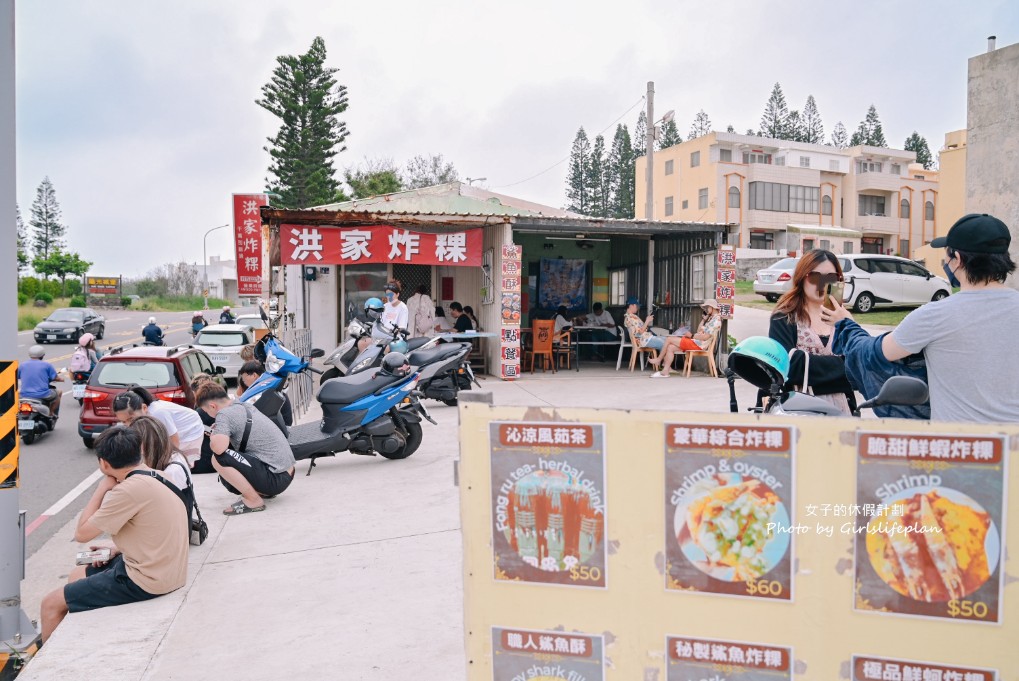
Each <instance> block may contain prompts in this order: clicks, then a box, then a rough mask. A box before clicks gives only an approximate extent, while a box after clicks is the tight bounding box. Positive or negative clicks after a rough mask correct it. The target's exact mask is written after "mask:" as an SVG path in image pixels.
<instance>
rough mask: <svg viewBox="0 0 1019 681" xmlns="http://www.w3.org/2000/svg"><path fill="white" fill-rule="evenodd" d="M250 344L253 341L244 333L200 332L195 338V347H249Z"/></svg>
mask: <svg viewBox="0 0 1019 681" xmlns="http://www.w3.org/2000/svg"><path fill="white" fill-rule="evenodd" d="M250 342H251V339H250V338H248V336H247V334H245V333H244V332H243V331H236V332H235V331H199V332H198V336H197V337H196V338H195V345H206V346H209V347H216V348H227V347H232V346H237V345H247V344H248V343H250Z"/></svg>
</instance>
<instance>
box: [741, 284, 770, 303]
mask: <svg viewBox="0 0 1019 681" xmlns="http://www.w3.org/2000/svg"><path fill="white" fill-rule="evenodd" d="M736 295H737V296H752V295H754V282H752V281H737V282H736ZM760 298H761V300H764V296H760Z"/></svg>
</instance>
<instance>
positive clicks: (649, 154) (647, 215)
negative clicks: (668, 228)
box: [644, 80, 655, 312]
mask: <svg viewBox="0 0 1019 681" xmlns="http://www.w3.org/2000/svg"><path fill="white" fill-rule="evenodd" d="M644 145H645V147H644V155H645V157H646V158H647V168H646V169H645V171H644V177H645V185H646V186H645V189H646V190H647V191H646V192H645V197H644V201H645V203H644V219H645V220H647V221H648V222H649V223H650V222H653V221H654V219H655V191H654V181H655V82H654V81H653V80H649V81H648V83H647V135H646V136H645V139H644ZM654 289H655V238H654V236H653V235H652V236H649V237H648V241H647V309H648V312H651V301H652V299H653V297H654Z"/></svg>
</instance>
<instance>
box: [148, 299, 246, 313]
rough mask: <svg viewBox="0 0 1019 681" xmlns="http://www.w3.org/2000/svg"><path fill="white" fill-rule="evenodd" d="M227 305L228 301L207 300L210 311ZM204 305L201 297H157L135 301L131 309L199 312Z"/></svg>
mask: <svg viewBox="0 0 1019 681" xmlns="http://www.w3.org/2000/svg"><path fill="white" fill-rule="evenodd" d="M229 304H230V301H229V300H223V299H221V298H209V309H210V310H213V309H216V308H222V307H223V306H224V305H229ZM204 305H205V298H203V297H202V296H159V297H158V298H144V299H142V300H136V301H135V302H134V304H133V305H132V306H131V309H132V310H146V311H151V312H186V311H188V310H192V311H193V310H201V309H202V307H203V306H204Z"/></svg>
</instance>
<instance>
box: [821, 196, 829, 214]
mask: <svg viewBox="0 0 1019 681" xmlns="http://www.w3.org/2000/svg"><path fill="white" fill-rule="evenodd" d="M821 215H831V197H830V196H825V197H822V198H821Z"/></svg>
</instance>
